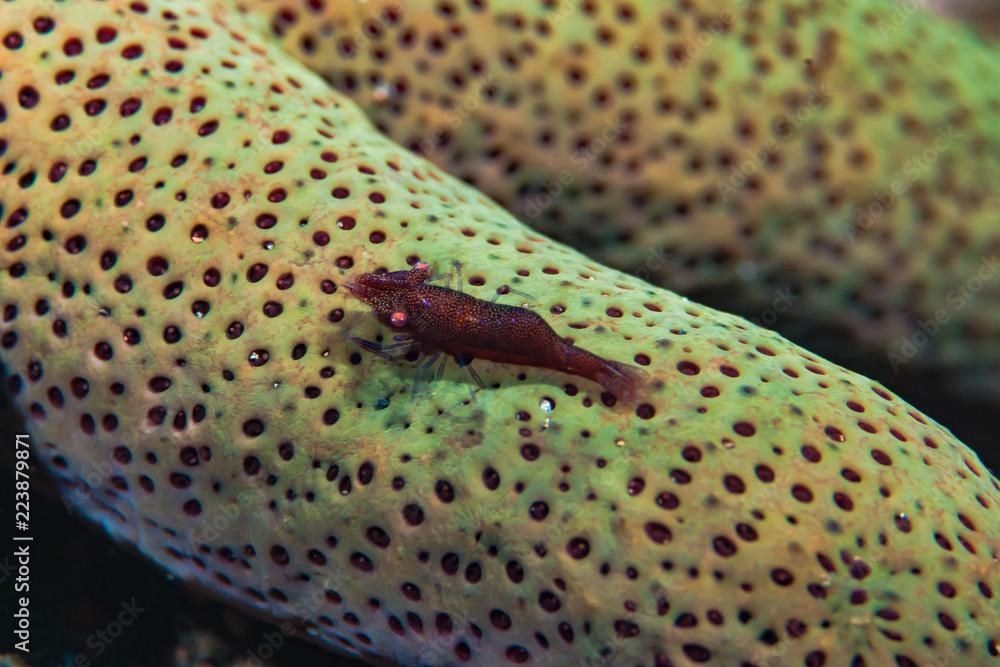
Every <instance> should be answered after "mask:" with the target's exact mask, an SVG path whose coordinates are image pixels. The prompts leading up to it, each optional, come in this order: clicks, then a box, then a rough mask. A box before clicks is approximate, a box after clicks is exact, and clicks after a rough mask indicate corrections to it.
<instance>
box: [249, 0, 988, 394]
mask: <svg viewBox="0 0 1000 667" xmlns="http://www.w3.org/2000/svg"><path fill="white" fill-rule="evenodd" d="M240 5H241V6H242V7H243V8H244V9H245V10H246V11H248V13H250V14H251V15H252V16H253V17H254V19H255V20H257V21H258V22H259V23H260V24H261V25H262V26H263V27H264V28H267V29H270V30H271V31H272V32H274V33H276V34H278V35H279V36H280V41H281V43H282V44H283V45H284V46H285V47H286V49H287V50H288V51H289V52H291V53H293V54H294V55H296V57H298V58H299V59H300V60H302V61H303V62H305V63H306V64H307V65H309V66H310V67H311V68H312V69H314V70H315V71H318V72H320V73H322V74H323V75H324V76H326V77H327V78H328V79H329V80H330V81H331V82H332V83H333V84H334V85H335V86H336V87H337V88H339V89H340V90H341V91H343V92H345V93H347V94H349V95H350V96H351V97H353V98H354V99H355V100H356V101H358V102H359V103H360V104H361V105H362V106H363V107H364V108H365V110H366V111H368V113H369V114H370V115H371V117H372V119H373V120H374V122H375V123H376V124H377V125H378V126H379V127H380V128H382V129H384V130H385V131H386V132H387V133H388V134H389V135H390V136H391V137H393V138H394V139H396V140H397V141H398V142H399V143H401V144H403V145H404V146H407V147H410V148H412V149H414V150H416V151H418V152H420V153H423V154H425V155H426V156H427V157H429V158H430V159H431V160H432V161H434V162H435V163H437V164H438V165H440V166H442V167H443V168H444V169H445V170H447V171H449V172H450V173H452V174H455V175H457V176H460V177H462V178H465V179H467V180H469V181H470V182H472V183H474V184H475V185H476V186H477V187H478V188H479V189H480V190H482V191H483V192H485V193H486V194H488V195H490V196H491V197H493V198H494V199H496V200H497V201H499V202H500V203H502V204H503V205H504V206H506V207H507V208H508V209H510V210H511V211H512V212H513V213H515V215H517V216H518V217H520V218H521V219H522V220H524V221H525V222H527V223H528V224H530V225H532V226H534V227H535V228H537V229H540V230H542V231H544V232H545V233H548V234H550V235H552V236H553V237H555V238H557V239H560V240H563V241H566V242H568V243H570V244H571V245H573V246H576V247H578V248H580V249H581V250H583V251H584V252H585V253H586V254H588V255H589V256H591V257H594V258H596V259H598V260H599V261H603V262H606V263H609V264H611V265H613V266H617V267H618V268H621V269H625V270H628V271H630V272H633V273H636V274H637V275H639V276H640V277H644V278H648V279H650V280H652V281H653V282H656V283H658V284H661V285H663V286H665V287H668V288H670V289H674V290H676V291H679V292H681V293H683V294H686V295H688V296H694V297H696V298H698V299H699V300H702V301H704V302H706V303H709V304H710V305H714V306H717V307H721V308H723V309H725V310H730V311H732V312H736V313H738V314H741V315H743V316H745V317H748V318H751V319H752V320H753V321H755V322H757V323H760V324H763V325H765V326H767V327H769V328H775V329H777V330H779V331H783V332H786V333H792V334H794V336H795V338H796V340H798V341H800V342H806V344H807V345H809V344H810V342H815V344H816V345H817V346H821V347H822V349H823V350H824V351H826V352H828V353H830V354H833V355H835V358H837V359H838V360H841V361H843V362H852V363H853V362H855V361H856V360H860V359H866V360H868V361H867V362H866V363H868V364H870V365H874V363H879V365H880V366H882V367H885V369H886V373H885V377H895V373H894V372H895V371H898V370H900V369H903V370H906V371H919V372H922V373H927V374H937V375H936V376H937V377H939V378H941V379H940V380H938V381H937V382H939V383H940V384H941V385H942V386H943V388H945V389H948V390H950V391H952V392H962V393H964V395H965V396H966V397H971V398H975V399H978V400H996V399H997V398H998V397H1000V394H998V391H1000V389H998V388H1000V345H998V344H997V340H998V339H1000V231H998V228H1000V226H998V213H997V211H998V210H1000V185H998V183H1000V124H998V123H997V122H996V118H997V116H998V114H1000V50H998V48H997V46H996V44H994V43H989V44H987V43H984V42H982V41H980V40H979V39H978V38H977V37H976V36H974V35H973V34H972V33H971V32H970V31H969V30H968V29H967V28H966V27H965V26H963V25H962V24H960V23H956V22H953V21H949V20H945V19H942V18H940V17H938V16H934V15H930V14H925V12H924V11H923V9H922V8H921V7H920V6H919V3H913V2H898V3H897V2H886V1H885V0H850V1H847V2H833V1H825V2H815V1H812V0H793V1H791V2H745V1H743V0H722V1H712V2H702V1H694V0H692V1H687V2H660V1H659V0H631V1H627V2H595V1H586V2H574V1H572V0H548V1H544V2H543V1H536V0H532V1H530V2H524V1H522V0H490V1H489V2H456V1H448V0H445V1H439V0H408V1H407V2H402V3H400V2H395V0H372V1H361V0H350V1H341V2H331V1H327V2H314V1H312V0H241V2H240ZM831 341H835V342H831ZM872 360H876V361H874V362H873V361H872ZM929 407H930V406H928V408H929Z"/></svg>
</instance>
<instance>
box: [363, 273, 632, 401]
mask: <svg viewBox="0 0 1000 667" xmlns="http://www.w3.org/2000/svg"><path fill="white" fill-rule="evenodd" d="M428 278H430V272H429V270H428V267H427V265H426V264H423V263H418V264H416V265H415V266H414V267H413V268H412V269H409V270H405V271H392V272H375V273H364V274H361V275H359V276H358V277H356V278H355V279H354V281H353V282H351V283H349V284H347V285H346V287H347V289H348V290H349V291H350V292H351V294H353V295H354V296H355V297H357V298H358V299H360V300H361V301H363V302H364V303H366V304H367V305H368V306H370V307H371V308H372V309H373V310H374V311H375V314H376V316H377V317H378V319H379V321H380V322H382V323H383V324H384V325H386V326H388V327H390V328H391V329H393V330H394V331H396V332H397V333H398V334H400V336H398V338H403V339H405V340H406V342H403V343H397V344H395V345H388V346H380V345H378V344H377V343H370V342H367V341H362V340H360V339H356V340H357V341H358V342H359V343H362V344H365V343H367V344H366V345H365V347H367V348H368V349H369V350H372V351H375V352H382V351H383V350H386V349H389V348H392V347H403V346H407V347H411V348H412V347H413V346H416V347H417V348H418V349H419V351H420V352H422V353H424V354H437V353H441V352H443V353H445V354H448V355H450V356H452V357H454V358H455V359H456V360H458V361H459V364H460V365H468V364H469V363H470V362H471V361H472V360H473V359H486V360H489V361H494V362H498V363H503V364H516V365H520V366H535V367H540V368H548V369H552V370H556V371H561V372H563V373H568V374H570V375H577V376H580V377H584V378H587V379H588V380H592V381H594V382H596V383H598V384H599V385H601V387H602V388H603V389H604V390H605V391H606V392H608V393H610V394H613V395H614V396H615V397H617V398H619V399H621V400H624V401H633V400H634V399H635V398H636V394H637V393H638V391H639V389H640V387H641V385H642V384H643V382H644V379H645V373H644V372H643V371H641V370H640V369H638V368H636V367H635V366H630V365H628V364H623V363H620V362H617V361H612V360H610V359H604V358H602V357H599V356H597V355H596V354H593V353H592V352H588V351H587V350H585V349H583V348H581V347H577V346H576V345H573V344H572V343H570V342H568V341H566V340H564V339H563V338H561V337H560V336H559V335H558V334H557V333H556V332H555V331H553V329H552V327H551V326H549V324H548V322H546V321H545V320H544V319H543V318H542V317H541V316H540V315H539V314H538V313H535V312H533V311H531V310H528V309H527V308H521V307H519V306H509V305H504V304H500V303H496V302H492V301H484V300H482V299H477V298H475V297H473V296H470V295H468V294H464V293H462V292H460V291H458V290H454V289H450V288H448V287H441V286H437V285H431V284H428V282H427V281H428Z"/></svg>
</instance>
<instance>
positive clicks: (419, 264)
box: [413, 262, 431, 271]
mask: <svg viewBox="0 0 1000 667" xmlns="http://www.w3.org/2000/svg"><path fill="white" fill-rule="evenodd" d="M413 268H415V269H418V270H420V271H426V270H428V269H429V268H431V265H430V264H428V263H427V262H417V263H416V264H414V265H413Z"/></svg>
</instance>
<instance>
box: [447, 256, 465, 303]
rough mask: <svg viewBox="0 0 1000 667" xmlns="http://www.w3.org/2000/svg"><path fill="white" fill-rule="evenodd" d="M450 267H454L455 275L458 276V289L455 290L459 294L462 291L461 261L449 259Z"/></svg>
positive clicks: (449, 283)
mask: <svg viewBox="0 0 1000 667" xmlns="http://www.w3.org/2000/svg"><path fill="white" fill-rule="evenodd" d="M451 267H452V268H453V269H455V275H456V276H457V277H458V289H457V290H455V291H457V292H458V293H459V294H461V293H462V284H463V281H462V263H461V262H460V261H458V260H457V259H453V260H451ZM448 285H449V286H451V281H450V280H449V281H448Z"/></svg>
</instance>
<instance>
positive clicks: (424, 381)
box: [410, 352, 448, 401]
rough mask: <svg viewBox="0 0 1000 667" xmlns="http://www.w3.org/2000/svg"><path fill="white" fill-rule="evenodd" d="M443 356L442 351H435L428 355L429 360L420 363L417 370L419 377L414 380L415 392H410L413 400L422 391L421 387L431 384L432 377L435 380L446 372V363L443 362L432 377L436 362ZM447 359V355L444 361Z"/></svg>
mask: <svg viewBox="0 0 1000 667" xmlns="http://www.w3.org/2000/svg"><path fill="white" fill-rule="evenodd" d="M441 356H442V354H441V353H440V352H435V353H434V354H432V355H430V356H429V357H427V361H425V362H424V363H422V364H420V369H419V370H418V371H417V377H416V379H415V380H414V381H413V393H411V394H410V400H411V401H412V400H413V399H415V398H416V397H417V394H419V393H420V392H421V388H422V386H423V385H429V384H430V382H431V380H432V379H433V380H439V379H441V375H442V374H443V373H444V365H445V364H444V363H442V364H441V366H440V367H439V368H438V369H437V372H435V373H434V377H433V378H431V377H430V375H431V373H432V369H433V368H434V364H436V363H437V362H438V360H439V359H441ZM447 361H448V357H445V358H444V362H447Z"/></svg>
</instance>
